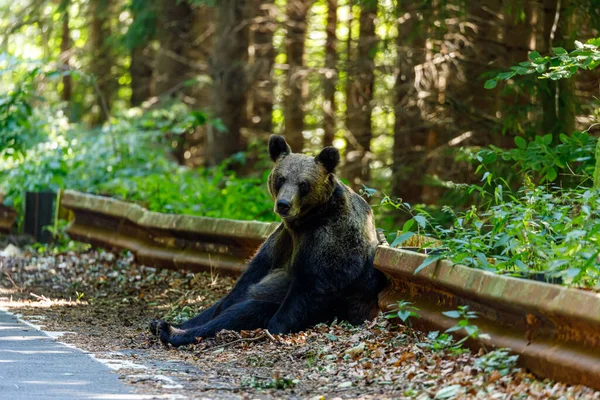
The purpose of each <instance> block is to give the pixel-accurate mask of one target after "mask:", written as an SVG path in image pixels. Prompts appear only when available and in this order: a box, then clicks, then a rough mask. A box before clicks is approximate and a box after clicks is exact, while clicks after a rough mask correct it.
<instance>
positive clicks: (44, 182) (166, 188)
mask: <svg viewBox="0 0 600 400" xmlns="http://www.w3.org/2000/svg"><path fill="white" fill-rule="evenodd" d="M30 120H33V119H32V118H30ZM205 122H207V120H206V117H205V116H204V115H203V114H201V113H199V112H197V111H192V112H190V111H189V110H188V109H187V108H186V107H182V106H173V107H170V108H167V109H157V110H153V111H150V112H148V113H144V114H141V113H140V112H137V111H132V112H131V113H129V114H128V115H123V116H122V117H121V118H119V119H115V120H114V122H113V123H112V124H111V125H107V126H105V127H104V128H103V129H96V130H86V129H81V127H78V126H76V125H75V126H73V128H72V129H68V126H69V125H68V123H67V122H66V121H65V120H60V121H53V122H52V123H51V124H49V125H48V126H55V125H56V126H59V127H62V130H61V129H56V130H54V129H50V131H49V132H48V131H47V132H45V133H46V135H45V140H43V141H41V142H39V143H38V144H36V145H34V146H32V147H31V148H30V149H27V150H25V151H24V152H23V153H22V154H21V155H20V156H16V155H15V154H13V155H11V156H8V157H5V158H4V159H2V160H0V177H2V180H1V181H0V191H2V192H4V193H5V194H6V196H5V203H6V204H7V205H12V206H15V207H16V208H17V209H19V208H20V207H21V206H20V204H21V201H22V200H21V199H22V193H23V192H24V191H39V190H52V191H57V190H59V189H67V188H68V189H73V190H80V191H84V192H91V193H96V194H102V195H110V196H115V197H118V198H121V199H124V200H130V201H134V202H137V203H139V204H141V205H143V206H145V207H147V208H149V209H150V210H152V211H159V212H167V213H182V214H191V215H199V216H209V217H221V218H232V219H258V220H263V221H271V220H273V219H274V215H273V213H272V212H271V208H272V204H271V203H272V202H271V199H270V197H269V195H268V191H267V190H266V187H265V182H266V174H267V172H266V171H265V170H261V172H259V173H258V175H254V176H250V177H247V178H238V177H237V176H236V174H235V173H234V172H233V171H230V170H228V169H227V168H226V166H225V165H224V166H221V167H219V168H215V169H198V170H192V169H189V168H185V167H182V166H179V165H178V164H177V163H176V162H175V160H174V159H173V157H172V155H171V154H170V152H169V151H168V149H169V144H171V143H172V142H174V141H175V142H176V139H175V137H176V136H177V135H186V134H188V133H189V132H191V131H192V130H193V129H194V128H195V127H196V126H198V125H199V124H203V123H205ZM65 127H67V129H65ZM174 135H175V136H174ZM238 158H239V157H238Z"/></svg>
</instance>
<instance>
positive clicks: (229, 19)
mask: <svg viewBox="0 0 600 400" xmlns="http://www.w3.org/2000/svg"><path fill="white" fill-rule="evenodd" d="M249 6H250V0H220V1H219V2H218V11H217V12H218V17H217V27H216V43H215V49H217V50H216V51H215V52H213V57H212V62H211V67H212V77H213V82H214V92H213V93H214V97H213V106H214V110H215V115H216V116H217V117H218V118H220V119H221V121H222V122H223V125H224V128H225V131H222V130H219V129H212V130H209V131H208V132H207V135H206V139H207V140H206V155H207V157H206V160H207V163H208V165H218V164H220V163H221V162H223V160H225V159H226V158H227V157H230V156H231V155H233V154H235V153H237V152H239V151H242V150H244V149H245V143H244V140H243V137H242V134H241V129H242V127H244V126H246V118H245V117H246V116H245V112H244V111H245V110H246V101H247V89H248V79H247V71H246V69H247V58H248V43H249V42H248V23H247V22H248V21H247V20H246V19H247V17H248V15H249V11H250V10H249Z"/></svg>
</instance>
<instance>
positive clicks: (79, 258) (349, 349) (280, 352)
mask: <svg viewBox="0 0 600 400" xmlns="http://www.w3.org/2000/svg"><path fill="white" fill-rule="evenodd" d="M0 276H1V278H0V308H4V309H8V310H9V311H11V312H13V313H18V314H21V315H22V318H23V319H24V320H26V321H31V322H33V323H36V324H39V325H42V326H43V329H44V330H47V331H62V332H68V333H66V334H64V335H63V336H61V337H60V339H59V340H60V341H62V342H65V343H69V344H72V345H74V346H76V347H78V348H80V349H83V350H85V351H88V352H90V353H92V354H93V355H95V357H96V358H99V359H104V360H105V362H108V363H110V364H112V365H113V367H114V368H115V369H116V373H118V374H119V376H120V378H121V379H123V381H125V382H127V383H128V384H131V385H133V386H134V388H135V389H136V390H138V391H144V392H146V393H147V392H151V393H155V394H157V395H159V394H162V395H165V394H170V395H173V398H198V399H202V398H209V399H255V398H261V399H281V398H302V399H336V398H340V399H350V398H353V399H357V398H361V399H387V398H395V399H397V398H418V399H434V398H435V399H449V398H477V399H600V392H595V391H593V390H591V389H589V388H586V387H581V386H568V385H565V384H562V383H556V382H551V381H548V380H543V381H542V380H538V379H536V377H534V376H533V375H531V374H530V373H528V372H527V371H522V370H520V369H518V368H516V369H511V370H510V372H509V373H507V374H506V375H504V376H502V375H503V374H501V373H500V372H499V371H497V370H493V368H492V369H491V370H488V371H487V372H485V371H482V367H481V366H480V364H478V360H481V354H472V353H471V352H469V351H462V352H456V351H454V352H453V351H448V350H442V351H435V350H433V349H431V347H432V343H431V341H430V340H429V339H427V337H425V335H423V334H422V333H419V332H416V331H413V330H411V329H407V328H405V327H402V326H397V325H395V324H394V323H393V322H391V321H390V320H387V319H385V318H383V317H382V316H381V317H379V318H378V319H376V320H375V321H372V322H370V323H365V325H363V326H360V327H352V326H348V325H345V324H334V325H331V326H326V325H320V326H317V327H315V328H313V329H311V330H309V331H306V332H302V333H299V334H294V335H284V336H276V337H273V336H271V335H270V334H268V333H266V332H264V331H261V330H259V331H254V332H243V333H242V334H241V335H240V334H236V333H233V332H222V333H221V334H220V335H219V336H218V337H217V338H215V339H210V340H204V341H202V342H200V343H199V344H197V345H191V346H185V347H182V348H179V349H174V348H168V347H165V346H163V345H162V344H161V343H160V342H159V341H157V340H156V338H155V337H153V336H152V335H151V334H150V332H149V331H148V329H147V325H148V322H149V321H150V320H151V319H153V318H157V317H158V318H165V319H173V318H175V317H177V316H184V317H189V316H193V315H194V314H195V313H196V312H197V311H198V310H200V309H202V308H204V307H206V306H208V305H210V304H211V303H213V302H214V301H216V300H217V299H218V298H219V297H221V296H222V295H224V294H225V293H226V292H227V291H229V290H230V289H231V288H232V285H233V284H234V279H232V278H230V277H223V276H216V275H211V274H208V273H202V274H191V273H186V272H177V271H167V270H156V269H154V268H148V267H144V266H140V265H137V264H136V263H135V260H134V259H133V257H132V256H131V255H129V254H127V253H123V254H120V255H114V254H112V253H105V252H101V251H86V252H68V253H63V254H51V253H45V254H36V253H34V252H31V251H24V252H22V253H21V254H20V255H17V256H14V257H2V256H0ZM107 360H108V361H107ZM480 362H481V361H479V363H480Z"/></svg>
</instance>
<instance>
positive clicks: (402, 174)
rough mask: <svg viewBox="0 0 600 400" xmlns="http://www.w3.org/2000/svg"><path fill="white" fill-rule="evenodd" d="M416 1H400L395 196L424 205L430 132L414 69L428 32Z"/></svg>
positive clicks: (395, 126) (423, 54)
mask: <svg viewBox="0 0 600 400" xmlns="http://www.w3.org/2000/svg"><path fill="white" fill-rule="evenodd" d="M421 4H422V3H421V2H420V1H418V0H416V1H410V0H409V1H398V5H397V7H398V8H397V16H398V36H397V37H396V48H397V56H396V57H397V58H396V68H397V71H396V73H397V74H398V75H397V77H396V85H395V94H394V113H395V117H396V118H395V121H394V147H393V149H392V159H393V164H392V194H393V195H394V196H398V197H400V198H402V200H403V201H406V202H409V203H411V204H413V203H418V202H420V201H421V194H422V190H423V182H422V180H423V177H424V175H425V165H424V152H423V149H424V148H425V138H426V134H427V128H426V126H425V121H424V120H423V118H422V115H421V110H420V109H419V106H418V104H417V101H418V92H417V90H416V88H415V66H417V65H420V64H422V63H423V61H424V59H425V31H426V29H425V28H424V24H423V21H422V20H420V19H421V18H422V16H421V13H420V10H419V6H420V5H421Z"/></svg>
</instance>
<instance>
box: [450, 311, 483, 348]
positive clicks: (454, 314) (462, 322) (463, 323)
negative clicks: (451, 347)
mask: <svg viewBox="0 0 600 400" xmlns="http://www.w3.org/2000/svg"><path fill="white" fill-rule="evenodd" d="M442 314H444V315H445V316H446V317H449V318H454V319H458V323H457V324H456V325H454V326H452V327H450V328H448V329H446V333H450V332H457V331H460V330H463V329H464V331H465V333H466V334H467V336H465V337H463V338H462V339H460V340H459V341H458V342H456V344H457V345H462V344H463V343H464V342H466V341H467V340H468V339H469V338H471V339H489V338H490V336H489V335H488V334H486V333H483V332H481V330H480V329H479V327H478V326H477V325H474V324H471V323H470V320H472V319H476V318H477V312H475V311H469V306H458V309H457V310H453V311H444V312H442Z"/></svg>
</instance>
